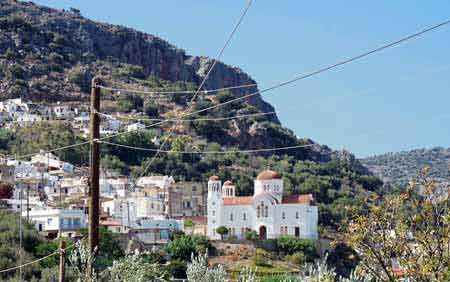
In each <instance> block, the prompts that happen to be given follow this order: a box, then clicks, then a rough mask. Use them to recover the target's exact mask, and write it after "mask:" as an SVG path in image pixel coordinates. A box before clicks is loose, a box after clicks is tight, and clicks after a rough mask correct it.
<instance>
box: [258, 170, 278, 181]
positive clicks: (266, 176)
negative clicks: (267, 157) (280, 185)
mask: <svg viewBox="0 0 450 282" xmlns="http://www.w3.org/2000/svg"><path fill="white" fill-rule="evenodd" d="M271 179H281V175H280V174H279V173H278V172H276V171H273V170H270V169H268V170H265V171H263V172H261V173H260V174H258V176H257V177H256V180H271Z"/></svg>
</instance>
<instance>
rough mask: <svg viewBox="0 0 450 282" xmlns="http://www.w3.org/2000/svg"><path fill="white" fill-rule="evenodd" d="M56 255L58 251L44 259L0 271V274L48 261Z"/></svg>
mask: <svg viewBox="0 0 450 282" xmlns="http://www.w3.org/2000/svg"><path fill="white" fill-rule="evenodd" d="M57 254H59V250H58V251H56V252H54V253H51V254H49V255H46V256H45V257H42V258H39V259H36V260H33V261H30V262H27V263H25V264H22V265H18V266H14V267H10V268H7V269H3V270H0V273H5V272H9V271H13V270H16V269H22V268H23V267H25V266H28V265H31V264H35V263H38V262H40V261H43V260H45V259H48V258H49V257H52V256H54V255H57Z"/></svg>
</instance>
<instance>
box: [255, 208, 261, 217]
mask: <svg viewBox="0 0 450 282" xmlns="http://www.w3.org/2000/svg"><path fill="white" fill-rule="evenodd" d="M256 214H257V215H256V216H257V217H258V218H260V217H261V207H260V206H257V207H256Z"/></svg>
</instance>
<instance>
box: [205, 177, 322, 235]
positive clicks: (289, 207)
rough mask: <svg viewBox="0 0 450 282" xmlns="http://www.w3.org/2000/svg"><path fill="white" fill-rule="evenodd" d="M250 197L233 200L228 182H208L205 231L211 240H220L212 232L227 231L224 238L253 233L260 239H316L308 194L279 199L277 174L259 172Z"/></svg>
mask: <svg viewBox="0 0 450 282" xmlns="http://www.w3.org/2000/svg"><path fill="white" fill-rule="evenodd" d="M254 187H255V188H254V189H255V190H254V195H253V196H249V197H236V195H235V192H236V187H235V186H234V184H233V183H232V182H231V181H229V180H228V181H225V183H223V185H222V182H221V180H220V179H219V177H218V176H211V177H210V178H209V181H208V206H207V216H208V230H207V235H208V237H209V238H211V239H220V235H219V234H218V233H217V232H216V229H217V228H218V227H220V226H225V227H227V228H228V235H231V236H236V237H237V238H238V239H242V238H244V234H245V232H246V231H247V230H255V231H256V232H257V233H258V234H259V237H260V239H262V240H264V239H273V238H277V237H280V236H284V235H289V236H294V237H298V238H304V239H317V238H318V233H317V224H318V209H317V206H314V205H312V204H313V197H312V195H311V194H306V195H291V196H283V180H282V178H281V175H280V174H278V173H277V172H275V171H272V170H266V171H263V172H261V173H260V174H259V175H258V176H257V178H256V180H255V181H254Z"/></svg>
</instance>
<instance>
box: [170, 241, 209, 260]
mask: <svg viewBox="0 0 450 282" xmlns="http://www.w3.org/2000/svg"><path fill="white" fill-rule="evenodd" d="M210 247H211V243H210V242H209V240H208V239H207V238H206V237H204V236H198V235H193V236H187V235H182V236H180V237H178V238H175V239H174V240H173V241H172V242H170V243H169V244H167V245H166V246H165V248H164V249H165V251H166V252H167V253H168V254H169V255H170V257H171V259H172V260H181V261H190V259H191V256H192V255H194V256H197V255H198V254H199V253H204V252H206V251H208V249H209V248H210Z"/></svg>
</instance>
